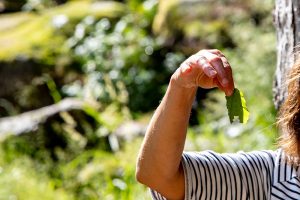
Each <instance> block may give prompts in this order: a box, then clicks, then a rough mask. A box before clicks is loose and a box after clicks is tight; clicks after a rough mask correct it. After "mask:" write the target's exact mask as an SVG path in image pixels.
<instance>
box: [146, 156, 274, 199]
mask: <svg viewBox="0 0 300 200" xmlns="http://www.w3.org/2000/svg"><path fill="white" fill-rule="evenodd" d="M275 154H276V152H274V151H253V152H249V153H244V152H239V153H232V154H218V153H215V152H213V151H203V152H185V153H183V156H182V161H181V163H182V166H183V169H184V177H185V200H199V199H207V200H208V199H267V197H268V196H269V195H270V192H271V191H270V188H271V183H272V174H273V173H272V171H273V168H274V159H275V157H276V155H275ZM150 191H151V195H152V198H153V199H154V200H165V199H166V198H165V197H163V196H162V195H160V194H159V193H158V192H156V191H154V190H151V189H150Z"/></svg>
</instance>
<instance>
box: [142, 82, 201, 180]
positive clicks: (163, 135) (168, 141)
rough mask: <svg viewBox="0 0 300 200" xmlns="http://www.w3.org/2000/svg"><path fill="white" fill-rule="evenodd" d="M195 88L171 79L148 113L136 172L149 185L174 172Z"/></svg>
mask: <svg viewBox="0 0 300 200" xmlns="http://www.w3.org/2000/svg"><path fill="white" fill-rule="evenodd" d="M196 90H197V89H196V87H195V88H183V87H180V86H177V85H176V83H174V82H172V81H171V82H170V84H169V87H168V89H167V92H166V94H165V96H164V98H163V100H162V102H161V104H160V105H159V107H158V108H157V110H156V112H155V114H154V115H153V117H152V120H151V122H150V124H149V127H148V129H147V133H146V136H145V140H144V143H143V145H142V148H141V152H140V155H139V161H138V173H139V175H140V176H142V177H143V179H144V180H147V181H148V182H147V184H149V185H150V186H151V185H152V184H153V185H155V186H158V185H159V184H160V183H159V181H161V184H163V181H172V179H173V178H175V177H176V176H178V172H179V167H180V161H181V156H182V151H183V148H184V143H185V137H186V131H187V126H188V121H189V116H190V111H191V107H192V103H193V100H194V97H195V93H196ZM159 179H161V180H159ZM174 181H175V180H174ZM182 181H183V180H182ZM183 184H184V183H183Z"/></svg>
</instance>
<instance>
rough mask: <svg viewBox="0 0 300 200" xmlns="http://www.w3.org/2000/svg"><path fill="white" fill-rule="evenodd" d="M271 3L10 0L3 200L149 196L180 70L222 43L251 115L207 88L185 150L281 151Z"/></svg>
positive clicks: (0, 67)
mask: <svg viewBox="0 0 300 200" xmlns="http://www.w3.org/2000/svg"><path fill="white" fill-rule="evenodd" d="M273 7H274V2H273V1H272V0H264V1H261V0H164V1H158V0H146V1H142V0H119V1H96V0H0V47H1V48H0V85H1V87H0V138H1V142H0V199H9V200H17V199H20V200H23V199H26V200H27V199H30V200H37V199H38V200H40V199H43V200H48V199H49V200H50V199H57V200H59V199H64V200H69V199H80V200H83V199H101V200H115V199H116V200H127V199H129V200H130V199H141V200H142V199H150V195H149V193H148V190H147V188H145V187H144V186H142V185H140V184H138V183H137V182H136V180H135V161H136V157H137V153H138V149H139V147H140V145H141V141H142V139H143V135H144V133H145V129H146V127H147V123H148V122H149V120H150V118H151V115H152V114H153V112H154V110H155V108H156V107H157V106H158V104H159V101H160V100H161V98H162V96H163V94H164V92H165V90H166V87H167V84H168V81H169V78H170V75H171V74H172V72H173V71H174V70H175V69H176V68H177V67H178V66H179V64H180V63H181V62H182V61H183V60H184V59H185V58H186V57H187V56H189V55H191V54H192V53H195V52H197V51H198V50H200V49H203V48H218V49H220V50H222V51H223V52H224V53H225V55H226V56H227V57H228V59H229V61H230V63H231V66H232V68H233V71H234V78H235V81H236V87H238V88H239V89H240V90H242V91H243V92H244V96H245V98H246V100H247V106H248V109H249V111H250V120H249V122H248V124H246V125H240V124H236V123H234V124H230V123H229V118H228V115H227V109H226V102H225V97H224V94H223V93H222V92H220V91H218V90H201V89H199V91H198V94H197V100H196V101H195V103H194V106H193V111H192V116H191V119H190V128H189V130H188V136H187V141H186V147H185V148H186V150H197V151H198V150H204V149H211V150H214V151H217V152H235V151H238V150H244V151H251V150H254V149H256V150H258V149H274V148H276V146H275V145H274V144H275V138H276V136H277V134H278V133H277V130H276V126H275V125H274V123H275V119H276V110H275V109H274V106H273V102H272V82H273V76H274V71H275V63H276V38H275V29H274V28H273V22H272V10H273Z"/></svg>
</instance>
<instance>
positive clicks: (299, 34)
mask: <svg viewBox="0 0 300 200" xmlns="http://www.w3.org/2000/svg"><path fill="white" fill-rule="evenodd" d="M274 21H275V27H276V30H277V68H276V74H275V81H274V87H273V90H274V103H275V107H276V109H279V108H280V105H281V104H282V103H283V101H284V99H285V97H286V95H287V85H286V84H285V79H286V76H287V73H288V71H289V69H290V68H291V66H292V64H293V63H294V50H295V47H296V45H297V44H299V42H300V1H299V0H276V6H275V13H274Z"/></svg>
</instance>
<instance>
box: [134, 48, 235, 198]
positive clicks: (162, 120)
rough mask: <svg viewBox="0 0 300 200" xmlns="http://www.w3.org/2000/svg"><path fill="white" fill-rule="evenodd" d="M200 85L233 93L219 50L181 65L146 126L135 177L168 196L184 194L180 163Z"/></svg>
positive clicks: (179, 196) (222, 56)
mask: <svg viewBox="0 0 300 200" xmlns="http://www.w3.org/2000/svg"><path fill="white" fill-rule="evenodd" d="M197 87H202V88H213V87H219V88H220V89H221V90H223V91H224V92H225V93H226V95H231V93H232V91H233V88H234V84H233V78H232V73H231V68H230V65H229V64H228V62H227V60H226V58H225V57H224V55H223V54H222V53H221V52H220V51H218V50H202V51H200V52H198V53H197V54H195V55H193V56H191V57H190V58H188V59H187V60H186V61H184V62H183V63H182V64H181V66H180V67H179V68H178V69H177V70H176V72H175V73H174V74H173V76H172V78H171V80H170V83H169V86H168V89H167V92H166V94H165V96H164V98H163V100H162V102H161V104H160V105H159V107H158V108H157V110H156V111H155V113H154V115H153V117H152V119H151V122H150V124H149V127H148V129H147V132H146V136H145V139H144V142H143V144H142V147H141V150H140V154H139V157H138V162H137V172H136V177H137V180H138V181H139V182H141V183H143V184H145V185H147V186H149V187H150V188H152V189H154V190H156V191H158V192H160V193H161V194H162V195H164V196H165V197H167V198H168V199H183V197H184V174H183V169H182V166H181V164H180V162H181V157H182V152H183V147H184V142H185V137H186V132H187V126H188V120H189V115H190V111H191V107H192V103H193V100H194V97H195V93H196V90H197Z"/></svg>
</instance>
